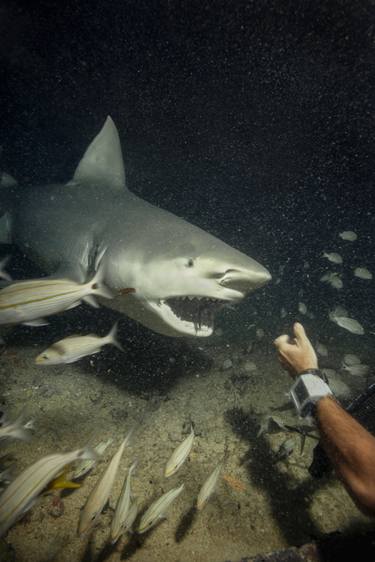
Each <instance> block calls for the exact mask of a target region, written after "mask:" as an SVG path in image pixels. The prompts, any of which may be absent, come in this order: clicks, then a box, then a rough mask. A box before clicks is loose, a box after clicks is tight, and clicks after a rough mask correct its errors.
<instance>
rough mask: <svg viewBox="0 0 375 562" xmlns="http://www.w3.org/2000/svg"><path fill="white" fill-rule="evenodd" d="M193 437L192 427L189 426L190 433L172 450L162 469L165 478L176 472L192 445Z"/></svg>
mask: <svg viewBox="0 0 375 562" xmlns="http://www.w3.org/2000/svg"><path fill="white" fill-rule="evenodd" d="M194 437H195V435H194V428H193V426H191V430H190V434H189V435H188V436H187V437H186V439H184V440H183V442H182V443H180V444H179V446H178V447H177V448H176V449H175V450H174V451H173V453H172V455H171V457H170V459H169V461H168V462H167V465H166V467H165V471H164V476H165V477H166V478H168V477H169V476H172V474H175V472H177V470H178V469H179V468H180V467H181V466H182V465H183V464H184V462H185V461H186V459H187V458H188V456H189V454H190V451H191V448H192V446H193V442H194Z"/></svg>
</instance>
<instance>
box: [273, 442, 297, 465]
mask: <svg viewBox="0 0 375 562" xmlns="http://www.w3.org/2000/svg"><path fill="white" fill-rule="evenodd" d="M293 451H294V439H291V438H289V439H286V440H285V441H283V442H282V443H281V445H280V447H279V448H278V449H277V451H276V453H275V462H280V461H285V460H286V459H287V458H289V457H290V455H291V454H292V453H293Z"/></svg>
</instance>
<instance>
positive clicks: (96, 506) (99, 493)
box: [78, 430, 132, 535]
mask: <svg viewBox="0 0 375 562" xmlns="http://www.w3.org/2000/svg"><path fill="white" fill-rule="evenodd" d="M131 434H132V430H131V431H129V433H128V434H127V436H126V437H125V439H124V440H123V442H122V443H121V445H120V447H119V449H118V451H117V452H116V453H115V454H114V455H113V457H112V460H111V461H110V463H109V465H108V467H107V469H106V470H105V472H104V473H103V475H102V477H101V478H100V480H98V482H97V483H96V485H95V487H94V488H93V490H92V491H91V493H90V495H89V497H88V498H87V501H86V504H85V507H84V508H83V510H82V512H81V517H80V521H79V525H78V534H79V535H82V534H84V533H87V532H88V531H90V530H91V529H92V528H93V527H94V525H95V524H96V522H97V520H98V518H99V516H100V514H101V512H102V511H103V508H104V506H105V504H106V503H107V501H108V498H109V494H110V493H111V489H112V486H113V483H114V481H115V478H116V474H117V470H118V467H119V464H120V461H121V457H122V455H123V452H124V449H125V447H126V445H127V444H128V443H129V439H130V437H131Z"/></svg>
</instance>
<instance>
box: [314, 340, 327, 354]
mask: <svg viewBox="0 0 375 562" xmlns="http://www.w3.org/2000/svg"><path fill="white" fill-rule="evenodd" d="M316 351H317V352H318V354H319V355H320V356H321V357H328V349H327V347H326V346H325V345H324V343H320V342H318V343H317V344H316Z"/></svg>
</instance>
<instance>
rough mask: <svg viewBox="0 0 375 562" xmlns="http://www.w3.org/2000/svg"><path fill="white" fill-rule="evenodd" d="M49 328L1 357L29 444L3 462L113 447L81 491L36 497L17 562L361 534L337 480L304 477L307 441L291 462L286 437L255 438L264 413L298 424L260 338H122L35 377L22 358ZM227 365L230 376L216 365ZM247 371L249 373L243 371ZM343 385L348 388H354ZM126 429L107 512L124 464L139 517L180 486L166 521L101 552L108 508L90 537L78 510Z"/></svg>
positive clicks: (18, 463)
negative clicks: (202, 495)
mask: <svg viewBox="0 0 375 562" xmlns="http://www.w3.org/2000/svg"><path fill="white" fill-rule="evenodd" d="M73 320H74V318H73ZM60 322H63V321H60ZM61 325H63V324H61ZM73 325H74V322H73ZM48 330H49V328H48V327H47V328H43V329H41V331H38V335H37V336H35V331H34V332H32V331H30V330H28V329H25V328H18V329H17V330H16V332H15V333H14V334H12V335H11V336H10V338H9V339H8V345H7V347H6V349H5V351H4V352H3V353H2V355H1V356H0V392H1V405H2V409H4V410H5V411H6V412H7V414H8V415H9V417H11V418H14V417H16V416H17V415H19V414H22V415H23V416H25V419H26V418H32V419H33V420H34V424H35V432H34V436H33V438H32V440H31V441H30V442H28V443H23V442H19V441H18V442H15V441H12V442H6V443H5V444H4V445H3V444H2V451H1V453H2V454H5V453H6V454H11V455H12V456H14V463H15V464H14V466H15V473H16V474H17V473H19V471H21V470H22V469H24V468H25V467H26V466H28V465H29V464H31V463H33V462H34V461H36V460H38V459H39V458H40V457H42V456H44V455H47V454H50V453H53V452H57V451H68V450H71V449H75V448H78V447H81V446H84V445H87V444H89V445H92V446H95V445H96V444H97V443H99V441H102V440H106V439H108V438H112V439H113V443H112V445H111V446H110V447H109V449H108V450H107V451H106V453H105V454H104V457H103V460H102V461H101V462H99V463H98V464H97V465H96V467H95V468H94V469H93V470H92V472H91V473H90V474H89V475H88V476H87V477H86V478H85V480H84V482H83V485H82V487H81V488H80V489H78V490H73V491H69V492H66V491H65V492H62V493H61V492H53V493H49V494H45V495H44V496H43V497H42V498H41V499H40V500H39V501H38V502H37V504H36V505H35V506H34V507H33V508H32V510H31V511H29V512H28V513H27V514H26V516H25V517H24V518H23V519H22V520H21V521H19V522H18V523H17V524H16V525H14V527H13V528H12V529H11V530H10V531H9V532H8V534H7V536H6V537H5V540H6V543H8V544H9V545H11V547H12V549H14V554H15V558H14V559H15V560H16V561H17V562H47V561H55V562H78V561H81V562H88V561H105V560H106V561H108V562H112V561H113V562H114V561H118V560H133V561H134V562H146V561H147V562H150V561H151V562H152V561H154V560H155V561H156V560H162V561H163V562H188V561H192V560H194V561H197V562H200V561H202V562H203V561H204V562H220V561H221V562H223V561H224V560H231V561H233V562H234V561H235V560H239V559H240V558H241V557H244V556H250V555H255V554H258V553H264V552H269V551H272V550H274V549H280V548H284V547H287V546H290V545H300V544H303V543H304V542H308V541H310V540H311V539H312V538H316V537H319V536H320V535H322V534H323V533H329V532H332V531H335V530H341V531H345V530H347V529H350V528H353V527H354V526H355V527H356V526H358V525H359V526H364V527H366V526H367V525H368V523H369V522H368V520H367V519H366V518H365V517H363V516H362V515H361V514H360V513H359V512H358V510H357V509H356V507H355V506H354V505H353V503H352V502H351V500H350V499H349V498H348V496H347V494H346V493H345V491H344V490H343V488H342V486H341V485H340V483H339V482H337V481H336V480H335V479H334V478H325V479H323V480H319V481H316V480H314V479H312V478H311V476H310V475H309V473H308V471H307V468H308V466H309V464H310V462H311V458H312V449H313V447H314V446H315V444H316V441H314V440H313V439H307V440H306V445H305V449H304V452H303V454H302V455H301V454H300V437H299V435H298V434H296V433H287V434H286V433H285V432H283V431H281V430H277V428H274V430H273V432H272V433H265V434H263V435H261V436H260V437H257V433H258V429H259V423H260V420H261V418H262V416H263V415H265V414H269V413H274V414H275V415H277V416H279V417H280V418H282V419H283V420H285V421H286V422H288V423H290V424H296V423H298V419H297V418H296V417H295V415H294V413H293V410H292V409H291V408H290V407H289V400H288V397H287V392H288V389H289V387H290V379H289V378H288V376H287V375H286V374H285V373H284V372H283V371H282V370H281V369H280V367H279V365H278V363H277V361H276V359H275V354H274V351H273V349H272V347H271V346H270V344H269V338H267V334H266V335H265V337H264V338H263V339H262V340H256V339H255V337H254V341H253V345H250V346H249V343H251V342H250V341H249V338H246V341H242V342H241V341H231V342H230V343H228V341H227V339H226V334H225V332H224V333H223V335H221V336H220V337H213V338H210V339H207V340H192V341H188V342H181V341H178V340H176V341H172V340H167V339H166V343H164V341H165V340H163V338H160V337H158V336H151V343H147V344H146V343H139V342H137V344H135V343H134V342H135V340H134V339H133V340H132V341H131V340H129V341H128V342H126V340H127V338H126V334H121V336H122V337H121V340H122V341H123V342H124V343H125V345H126V346H127V349H126V353H125V354H121V353H120V352H118V351H117V350H115V349H106V350H105V351H103V352H102V353H101V354H100V355H97V356H93V357H91V358H87V359H85V360H83V361H81V362H79V363H76V364H73V365H64V366H54V367H45V368H41V367H37V366H36V365H34V363H33V361H34V358H35V356H36V355H37V354H38V353H39V352H40V351H41V350H42V349H43V348H45V347H46V341H47V340H48V343H49V342H50V340H51V335H49V331H48ZM69 330H70V332H69ZM62 332H64V330H63V331H62ZM71 332H72V330H71V327H70V328H69V329H68V331H67V333H71ZM67 333H65V334H64V335H67ZM30 334H32V335H30ZM60 337H63V333H61V334H60ZM54 340H56V337H54V338H52V341H54ZM20 342H22V343H20ZM161 342H162V343H161ZM342 353H343V350H342V349H339V348H335V349H331V350H330V355H329V358H327V359H325V360H323V363H324V361H325V363H326V366H328V367H331V368H332V367H335V368H337V367H338V365H339V361H340V359H339V358H340V357H341V356H342ZM228 359H230V360H231V362H232V366H231V367H229V368H227V369H224V368H223V364H224V361H225V360H228ZM249 362H253V363H255V365H256V366H257V368H256V370H253V371H251V368H253V367H251V366H249ZM352 379H353V378H352ZM346 382H347V384H349V386H350V384H351V383H353V385H354V386H355V385H356V384H357V386H358V381H353V380H347V381H346ZM360 384H362V383H360ZM191 422H192V423H193V424H194V427H195V431H196V439H195V443H194V446H193V449H192V452H191V454H190V457H189V460H188V461H187V462H186V463H185V464H184V465H183V466H182V468H181V469H180V470H179V471H178V472H177V473H176V474H175V475H174V476H172V477H171V478H169V479H166V478H164V476H163V469H164V467H165V463H166V461H167V460H168V458H169V456H170V454H171V453H172V451H173V449H174V448H175V447H176V446H177V445H178V444H179V443H180V442H181V440H182V439H183V438H184V437H185V436H186V435H187V433H188V432H189V431H190V423H191ZM130 428H135V432H134V436H133V438H132V441H131V445H130V447H129V448H127V449H126V451H125V454H124V456H123V459H122V462H121V465H120V470H119V473H118V475H117V478H116V482H115V486H114V489H113V493H112V496H111V498H112V499H111V503H112V504H113V502H114V501H116V499H117V497H118V495H119V493H120V490H121V486H122V482H123V479H124V477H125V475H126V472H127V469H128V468H129V466H130V465H131V463H132V462H133V461H134V460H135V459H137V461H138V465H137V468H136V471H135V473H134V478H133V491H134V495H135V496H137V498H138V499H139V501H140V504H141V512H143V511H144V510H145V509H146V508H147V507H148V506H149V504H150V502H151V501H153V500H154V499H155V498H157V497H158V496H159V495H161V494H162V493H164V492H165V491H167V490H169V489H170V488H172V487H175V486H177V485H179V484H181V483H182V482H184V484H185V489H184V491H183V493H182V494H181V495H180V497H179V498H178V499H177V500H176V501H175V503H174V504H173V505H172V506H171V508H170V510H169V512H168V514H167V519H165V520H163V521H162V522H161V523H160V524H159V525H158V526H156V527H155V528H154V529H152V530H151V531H150V532H149V533H147V534H146V535H137V534H136V533H134V534H132V535H127V536H126V538H125V540H123V541H122V542H121V543H120V544H118V545H117V546H115V547H111V546H109V543H108V535H109V526H110V521H111V516H112V514H113V511H112V509H111V507H107V509H106V510H105V511H104V513H103V514H102V516H101V519H100V523H99V525H98V527H96V529H95V531H94V532H93V533H92V534H91V535H90V536H89V537H83V538H79V537H78V536H77V525H78V520H79V516H80V510H81V508H82V506H83V505H84V503H85V500H86V498H87V496H88V494H89V492H90V491H91V489H92V488H93V486H94V484H95V483H96V481H97V480H98V478H99V477H100V475H101V474H102V473H103V471H104V469H105V467H106V466H107V462H108V460H109V459H110V458H111V456H112V454H113V453H114V452H115V451H116V449H117V447H118V445H119V444H120V442H121V439H122V438H123V436H124V435H125V434H126V433H127V432H128V431H129V429H130ZM287 438H291V439H293V441H294V450H293V452H292V454H291V455H290V456H289V457H288V458H287V459H285V460H281V461H279V462H277V457H276V451H277V450H278V448H279V447H280V445H281V444H282V443H283V442H284V441H285V440H286V439H287ZM223 458H225V464H224V468H223V471H222V478H221V479H220V481H219V484H218V487H217V491H216V493H215V495H214V496H213V497H212V498H211V500H210V502H209V503H208V504H207V506H206V507H205V509H204V510H203V511H202V512H200V513H197V512H195V510H194V502H195V500H196V496H197V493H198V491H199V488H200V486H201V485H202V483H203V482H204V480H205V478H206V477H207V476H208V475H209V474H210V472H211V471H212V470H213V469H214V468H215V466H216V465H217V464H218V463H219V462H220V461H222V460H223ZM60 500H61V501H60Z"/></svg>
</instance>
